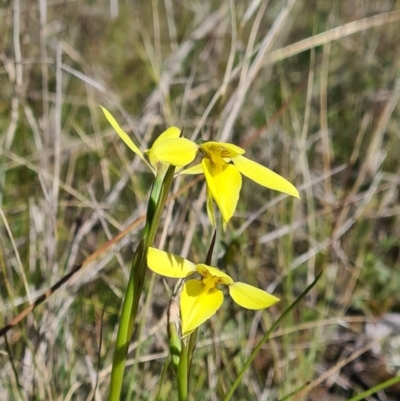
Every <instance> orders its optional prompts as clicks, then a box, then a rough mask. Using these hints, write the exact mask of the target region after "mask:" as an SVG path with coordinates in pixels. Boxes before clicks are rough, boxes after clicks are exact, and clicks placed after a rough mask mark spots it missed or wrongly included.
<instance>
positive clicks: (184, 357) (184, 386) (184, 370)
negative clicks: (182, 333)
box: [177, 338, 189, 401]
mask: <svg viewBox="0 0 400 401" xmlns="http://www.w3.org/2000/svg"><path fill="white" fill-rule="evenodd" d="M188 351H189V341H188V339H187V338H186V339H184V340H183V341H182V349H181V355H180V359H179V365H178V374H177V382H178V397H179V401H187V399H188V378H189V371H188V367H189V366H188V362H189V352H188Z"/></svg>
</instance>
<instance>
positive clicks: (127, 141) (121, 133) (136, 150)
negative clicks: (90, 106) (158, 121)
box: [100, 106, 146, 162]
mask: <svg viewBox="0 0 400 401" xmlns="http://www.w3.org/2000/svg"><path fill="white" fill-rule="evenodd" d="M100 107H101V109H102V110H103V113H104V115H105V117H106V119H107V120H108V122H109V123H110V124H111V126H112V127H113V128H114V130H115V131H116V132H117V134H118V135H119V137H120V138H121V139H122V140H123V141H124V142H125V144H126V145H127V146H128V147H129V148H130V149H131V150H132V152H134V153H136V154H137V155H138V156H139V157H140V158H141V159H142V160H143V161H144V162H146V160H145V158H144V156H143V153H142V152H141V151H140V150H139V148H138V147H137V146H136V145H135V144H134V143H133V142H132V139H131V138H130V137H129V135H128V134H127V133H126V132H125V131H124V130H123V129H122V128H121V127H120V125H119V124H118V123H117V121H116V120H115V118H114V117H113V116H112V114H111V113H110V112H109V111H108V110H107V109H106V108H105V107H103V106H100Z"/></svg>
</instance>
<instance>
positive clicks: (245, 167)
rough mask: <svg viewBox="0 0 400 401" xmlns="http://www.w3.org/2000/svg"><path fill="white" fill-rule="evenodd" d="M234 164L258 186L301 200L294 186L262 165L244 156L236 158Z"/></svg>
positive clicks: (233, 160)
mask: <svg viewBox="0 0 400 401" xmlns="http://www.w3.org/2000/svg"><path fill="white" fill-rule="evenodd" d="M232 162H233V163H234V164H235V166H236V167H237V168H238V170H239V171H240V172H241V173H242V174H243V175H245V176H246V177H248V178H250V179H251V180H253V181H255V182H256V183H257V184H259V185H262V186H263V187H267V188H270V189H274V190H275V191H280V192H283V193H285V194H288V195H292V196H294V197H295V198H298V199H300V195H299V191H298V190H297V189H296V188H295V187H294V185H292V184H291V183H290V182H289V181H288V180H286V179H285V178H283V177H281V176H280V175H279V174H276V173H274V172H273V171H272V170H270V169H268V168H266V167H264V166H262V165H261V164H258V163H256V162H254V161H252V160H250V159H247V158H246V157H244V156H238V157H235V158H234V159H232Z"/></svg>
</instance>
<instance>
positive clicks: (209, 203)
mask: <svg viewBox="0 0 400 401" xmlns="http://www.w3.org/2000/svg"><path fill="white" fill-rule="evenodd" d="M200 166H201V164H200ZM206 207H207V216H208V218H209V220H210V222H211V225H212V226H213V227H214V228H216V227H217V221H216V219H215V211H214V204H213V199H212V196H211V193H210V191H209V190H207V202H206Z"/></svg>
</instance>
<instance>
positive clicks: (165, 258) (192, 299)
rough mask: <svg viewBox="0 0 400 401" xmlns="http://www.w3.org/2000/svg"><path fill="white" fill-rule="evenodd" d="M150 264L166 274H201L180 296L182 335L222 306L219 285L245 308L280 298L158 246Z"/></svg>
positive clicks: (150, 253)
mask: <svg viewBox="0 0 400 401" xmlns="http://www.w3.org/2000/svg"><path fill="white" fill-rule="evenodd" d="M147 265H148V266H149V268H150V269H151V270H153V271H154V272H155V273H158V274H161V275H163V276H166V277H172V278H185V277H188V276H190V275H191V274H193V273H196V272H197V273H198V274H199V275H200V280H196V279H193V280H187V281H186V282H185V284H184V285H183V290H182V294H181V300H180V310H181V319H182V336H183V337H184V336H187V335H189V334H190V333H191V332H192V331H193V330H195V329H196V328H197V327H199V326H200V325H201V324H203V323H204V322H205V321H206V320H208V319H209V318H210V317H211V316H213V315H214V314H215V313H216V312H217V310H218V309H219V308H220V306H221V305H222V302H223V299H224V295H223V293H222V291H221V290H220V289H218V286H219V285H226V286H228V289H229V294H230V296H231V297H232V299H233V300H234V301H235V302H236V303H237V304H238V305H240V306H242V307H243V308H246V309H253V310H258V309H265V308H268V307H270V306H271V305H273V304H275V303H276V302H278V301H279V299H278V298H276V297H274V296H273V295H271V294H268V293H267V292H265V291H263V290H260V289H259V288H256V287H253V286H251V285H249V284H245V283H239V282H234V281H233V279H232V278H231V277H230V276H228V275H227V274H225V273H224V272H222V271H221V270H219V269H217V268H216V267H211V266H207V265H205V264H198V265H195V264H193V263H192V262H190V261H188V260H186V259H184V258H182V257H180V256H177V255H174V254H172V253H167V252H164V251H160V250H159V249H156V248H151V247H150V248H149V250H148V252H147Z"/></svg>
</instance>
